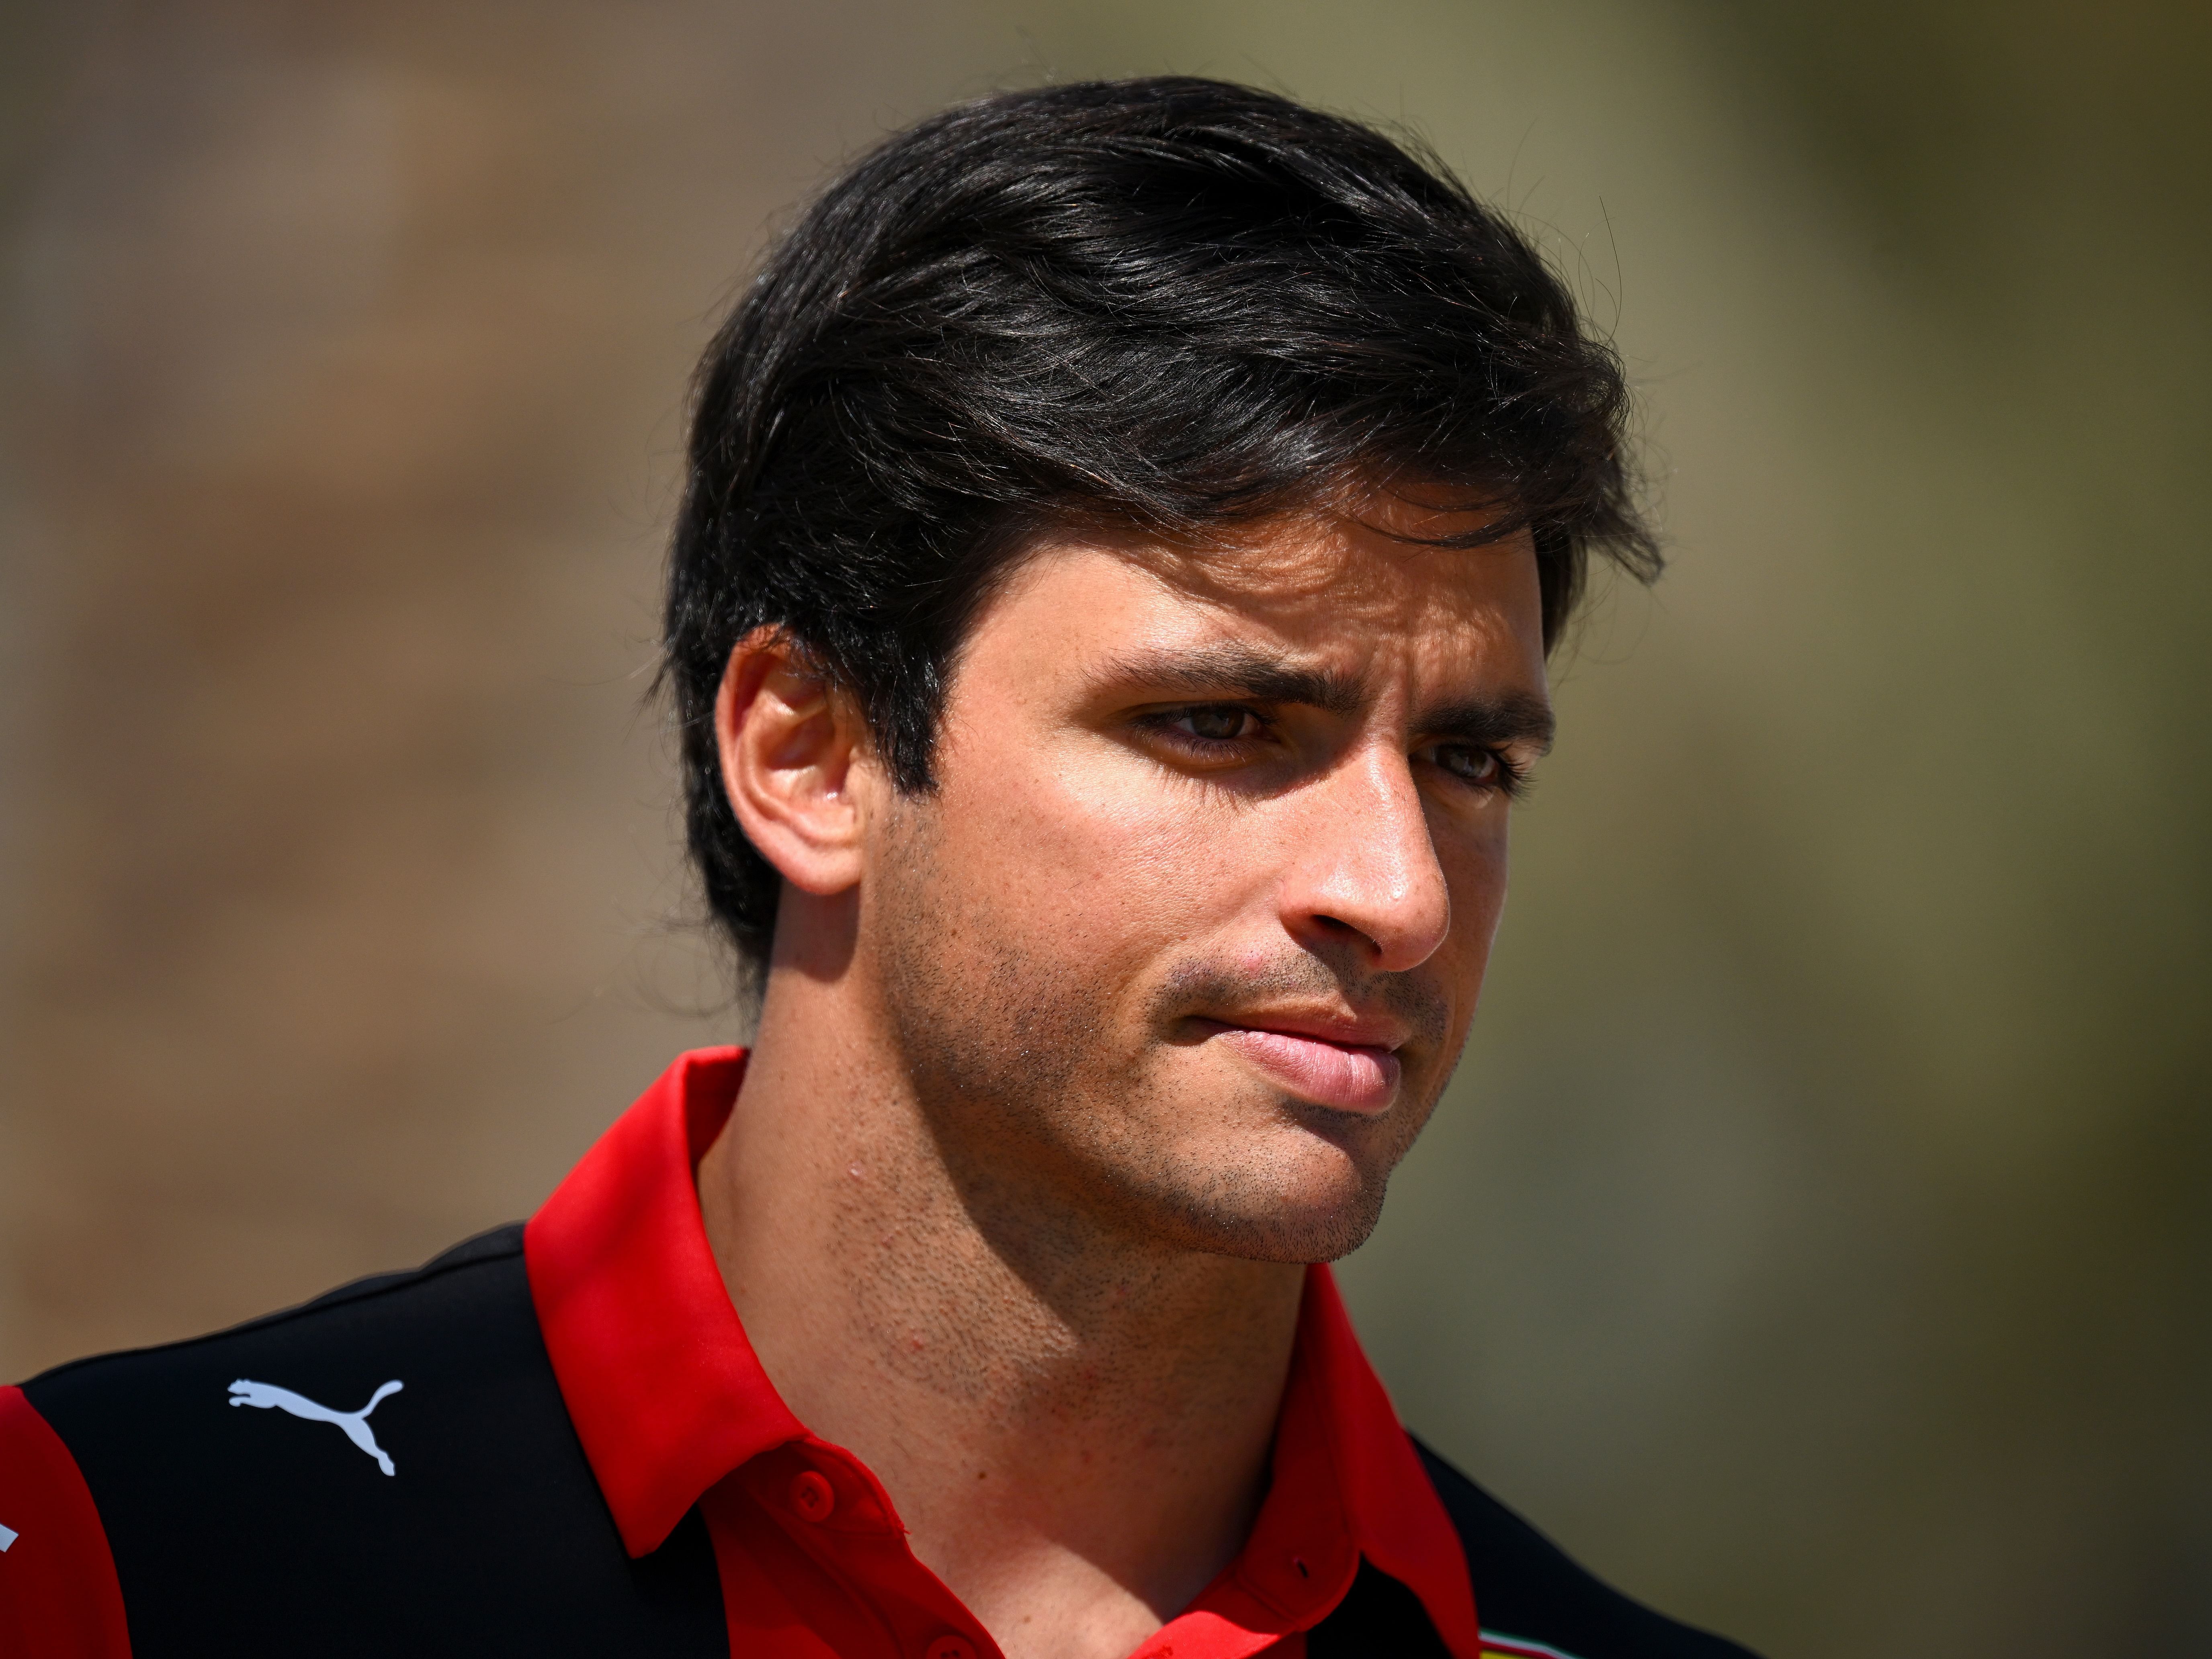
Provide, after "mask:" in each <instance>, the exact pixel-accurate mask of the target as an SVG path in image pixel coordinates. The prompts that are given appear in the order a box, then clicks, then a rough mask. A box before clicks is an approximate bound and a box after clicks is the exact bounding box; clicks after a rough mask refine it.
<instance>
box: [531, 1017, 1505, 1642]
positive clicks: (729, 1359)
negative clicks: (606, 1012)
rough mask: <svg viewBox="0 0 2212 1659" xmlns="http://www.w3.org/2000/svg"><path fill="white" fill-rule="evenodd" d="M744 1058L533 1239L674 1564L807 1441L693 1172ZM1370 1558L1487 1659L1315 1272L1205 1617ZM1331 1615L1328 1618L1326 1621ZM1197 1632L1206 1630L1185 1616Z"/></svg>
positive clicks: (557, 1323)
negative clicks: (717, 1257)
mask: <svg viewBox="0 0 2212 1659" xmlns="http://www.w3.org/2000/svg"><path fill="white" fill-rule="evenodd" d="M744 1070H745V1051H744V1049H742V1048H702V1049H698V1050H696V1051H695V1052H693V1053H691V1054H684V1055H683V1056H682V1057H681V1058H679V1059H678V1060H677V1061H676V1063H675V1064H674V1065H673V1066H670V1067H669V1068H668V1070H667V1071H666V1072H665V1073H663V1074H662V1075H661V1077H660V1079H659V1081H658V1082H657V1083H655V1084H654V1085H653V1086H652V1087H651V1088H650V1089H648V1090H647V1091H646V1092H645V1093H644V1095H643V1096H642V1097H640V1099H639V1100H638V1102H637V1103H636V1104H635V1106H633V1107H631V1108H630V1109H629V1111H627V1112H625V1113H624V1114H623V1115H622V1117H621V1118H619V1119H618V1120H617V1121H616V1122H615V1124H614V1126H613V1127H611V1128H610V1129H609V1130H608V1131H607V1132H606V1133H605V1135H603V1136H601V1137H600V1139H599V1143H598V1144H597V1145H596V1146H593V1147H592V1150H591V1151H590V1152H588V1153H586V1155H585V1157H584V1160H583V1162H582V1163H580V1164H578V1165H577V1166H576V1168H575V1169H574V1170H573V1171H572V1172H571V1173H570V1174H569V1176H568V1179H567V1180H566V1181H564V1182H562V1183H561V1185H560V1187H559V1188H558V1189H557V1190H556V1191H555V1193H554V1194H553V1195H552V1197H550V1199H548V1200H546V1201H545V1205H544V1208H542V1209H541V1210H539V1211H538V1213H537V1215H536V1216H534V1217H533V1218H532V1219H531V1222H530V1225H529V1227H528V1229H527V1231H526V1233H525V1237H524V1243H525V1257H526V1261H527V1264H528V1267H529V1272H530V1287H531V1293H532V1297H533V1299H534V1300H535V1302H536V1304H537V1308H538V1323H539V1324H540V1326H541V1327H542V1328H543V1329H544V1336H545V1346H546V1350H547V1352H548V1353H549V1354H550V1356H551V1358H552V1362H553V1370H554V1374H555V1376H556V1377H557V1378H558V1379H559V1381H560V1385H561V1393H562V1399H563V1400H564V1401H566V1402H567V1405H568V1414H569V1416H570V1418H571V1419H574V1423H575V1426H576V1434H577V1437H578V1438H579V1439H580V1440H581V1442H582V1443H583V1447H584V1453H585V1455H586V1457H587V1458H589V1459H590V1461H591V1465H592V1473H593V1474H595V1475H596V1476H597V1477H598V1479H599V1490H600V1491H601V1492H602V1493H603V1494H605V1498H606V1501H607V1507H608V1509H609V1510H611V1511H612V1513H613V1516H614V1519H615V1524H616V1525H617V1528H620V1530H621V1533H622V1539H623V1545H624V1547H627V1548H628V1550H629V1553H630V1554H631V1555H633V1556H639V1555H643V1554H646V1553H648V1552H650V1551H652V1550H653V1549H656V1548H658V1547H659V1545H660V1544H661V1542H662V1541H664V1540H665V1539H666V1538H667V1536H668V1534H670V1533H671V1531H673V1530H674V1529H675V1527H676V1524H677V1522H679V1521H681V1520H682V1519H683V1518H684V1515H685V1513H686V1512H687V1511H689V1510H690V1508H691V1507H692V1505H693V1504H696V1503H697V1502H698V1501H699V1499H700V1498H701V1496H702V1494H703V1493H705V1492H706V1491H707V1489H708V1487H710V1486H714V1484H715V1483H716V1482H718V1481H720V1480H721V1479H722V1477H723V1476H724V1475H726V1474H729V1473H730V1472H731V1471H732V1469H735V1468H738V1466H740V1465H741V1464H744V1463H747V1462H750V1461H751V1460H752V1459H753V1458H755V1457H757V1456H759V1455H761V1454H762V1453H763V1452H765V1451H769V1450H771V1449H774V1448H775V1447H777V1446H781V1445H782V1444H784V1443H786V1442H787V1441H791V1440H794V1439H803V1438H806V1437H807V1431H806V1429H805V1425H803V1424H801V1423H800V1422H799V1419H797V1418H796V1417H794V1416H793V1415H792V1413H791V1410H790V1408H789V1407H787V1406H786V1405H785V1404H784V1403H783V1401H782V1399H781V1397H780V1396H779V1395H777V1393H776V1391H775V1385H774V1384H773V1383H770V1382H769V1379H768V1375H767V1373H766V1372H765V1371H763V1370H762V1369H761V1365H760V1362H759V1360H758V1359H757V1358H755V1357H754V1354H753V1350H752V1345H751V1344H750V1342H748V1341H747V1340H745V1333H744V1326H743V1325H742V1324H740V1323H739V1322H738V1315H737V1310H736V1309H734V1308H733V1307H732V1306H731V1305H730V1298H729V1294H728V1292H727V1291H726V1290H725V1289H724V1287H723V1284H722V1276H721V1272H720V1269H719V1268H718V1267H716V1265H715V1262H714V1255H713V1252H712V1251H711V1250H710V1249H708V1244H707V1232H706V1228H705V1225H704V1224H703V1223H702V1221H701V1219H700V1215H699V1200H698V1194H697V1191H696V1188H695V1187H694V1184H693V1173H692V1172H693V1170H694V1169H695V1168H696V1165H697V1164H698V1161H699V1158H701V1157H702V1155H703V1154H704V1153H705V1152H706V1150H707V1148H708V1146H709V1145H711V1144H712V1142H713V1140H714V1136H715V1135H716V1134H717V1133H719V1132H720V1129H721V1127H722V1124H723V1122H724V1121H725V1120H726V1118H727V1117H728V1116H729V1114H730V1110H731V1108H732V1106H733V1105H734V1104H735V1103H736V1101H737V1096H738V1085H740V1083H742V1082H743V1080H744ZM1362 1556H1364V1557H1365V1558H1366V1559H1368V1560H1369V1561H1370V1562H1372V1563H1373V1564H1374V1565H1375V1566H1376V1567H1377V1568H1379V1569H1380V1570H1381V1571H1383V1572H1386V1573H1388V1574H1389V1576H1390V1577H1393V1578H1395V1579H1397V1580H1398V1581H1399V1582H1400V1583H1403V1584H1405V1585H1406V1586H1407V1587H1408V1588H1409V1589H1412V1590H1413V1592H1414V1594H1415V1595H1419V1597H1420V1599H1421V1602H1422V1605H1423V1606H1424V1607H1425V1608H1426V1609H1427V1611H1428V1614H1429V1618H1430V1620H1431V1623H1433V1624H1434V1625H1435V1626H1436V1628H1437V1633H1438V1634H1439V1635H1441V1636H1442V1637H1443V1639H1444V1643H1445V1645H1446V1646H1447V1647H1449V1649H1450V1650H1451V1651H1452V1652H1453V1653H1454V1654H1455V1656H1458V1659H1476V1655H1477V1653H1478V1651H1479V1647H1480V1644H1479V1640H1478V1636H1477V1631H1476V1625H1475V1613H1474V1592H1473V1590H1472V1589H1471V1588H1470V1587H1469V1584H1468V1573H1467V1562H1466V1558H1465V1556H1464V1555H1463V1554H1462V1552H1461V1548H1460V1543H1459V1539H1458V1535H1457V1534H1456V1533H1455V1531H1454V1529H1453V1528H1452V1524H1451V1522H1450V1519H1449V1516H1447V1515H1446V1514H1445V1512H1444V1509H1443V1504H1442V1502H1441V1501H1440V1500H1439V1499H1438V1498H1437V1495H1436V1492H1435V1490H1434V1489H1433V1488H1432V1487H1431V1486H1430V1484H1429V1481H1428V1477H1427V1475H1426V1474H1425V1473H1424V1472H1423V1470H1422V1468H1421V1466H1420V1462H1419V1458H1418V1457H1417V1456H1416V1455H1415V1454H1414V1451H1413V1445H1412V1443H1411V1442H1410V1441H1408V1440H1407V1437H1406V1433H1405V1431H1404V1430H1403V1429H1402V1428H1401V1427H1400V1426H1399V1424H1398V1419H1397V1414H1396V1413H1395V1412H1394V1411H1393V1410H1392V1408H1391V1406H1390V1401H1389V1395H1386V1394H1385V1393H1384V1392H1383V1384H1382V1383H1381V1382H1380V1381H1379V1380H1378V1379H1377V1378H1376V1375H1375V1373H1374V1371H1373V1370H1372V1369H1371V1368H1370V1366H1369V1364H1368V1363H1367V1359H1366V1356H1365V1355H1364V1354H1363V1353H1362V1352H1360V1348H1359V1342H1358V1338H1357V1337H1355V1336H1354V1335H1353V1334H1352V1324H1351V1322H1350V1320H1349V1319H1348V1318H1347V1317H1346V1314H1345V1311H1344V1304H1343V1302H1342V1301H1341V1299H1340V1297H1338V1295H1337V1291H1336V1284H1335V1280H1334V1279H1333V1278H1332V1277H1331V1275H1330V1273H1329V1271H1328V1268H1327V1267H1320V1266H1316V1267H1312V1268H1310V1270H1309V1272H1308V1276H1307V1279H1306V1293H1305V1302H1304V1307H1303V1309H1302V1310H1301V1311H1300V1313H1299V1316H1298V1331H1297V1346H1296V1347H1295V1349H1294V1350H1293V1352H1292V1357H1291V1376H1290V1382H1289V1384H1288V1386H1287V1387H1286V1389H1285V1392H1284V1396H1283V1409H1282V1416H1281V1419H1280V1421H1279V1425H1278V1427H1277V1429H1276V1436H1275V1452H1274V1474H1273V1483H1272V1484H1271V1486H1270V1487H1269V1490H1268V1494H1267V1498H1266V1500H1265V1502H1264V1503H1263V1504H1261V1511H1260V1516H1259V1519H1258V1521H1257V1522H1255V1524H1254V1527H1253V1529H1252V1535H1251V1537H1250V1539H1249V1541H1248V1542H1247V1543H1246V1546H1245V1548H1244V1550H1243V1553H1242V1554H1241V1555H1239V1556H1238V1558H1237V1561H1236V1562H1235V1564H1234V1565H1232V1567H1231V1570H1230V1571H1229V1572H1228V1573H1226V1574H1225V1575H1224V1576H1223V1578H1222V1579H1221V1580H1219V1581H1217V1583H1216V1584H1215V1586H1214V1587H1213V1588H1212V1589H1209V1590H1208V1591H1207V1592H1206V1595H1204V1596H1202V1597H1201V1598H1200V1601H1199V1602H1198V1603H1197V1604H1195V1605H1194V1607H1193V1609H1192V1613H1202V1614H1205V1615H1207V1616H1212V1617H1220V1618H1223V1619H1226V1620H1235V1621H1237V1622H1239V1623H1243V1622H1245V1620H1244V1619H1243V1617H1242V1616H1240V1615H1242V1614H1243V1613H1244V1611H1245V1609H1244V1608H1243V1607H1242V1606H1241V1605H1240V1603H1241V1602H1242V1601H1243V1599H1244V1598H1246V1597H1250V1598H1252V1599H1254V1600H1255V1601H1257V1602H1258V1603H1260V1607H1258V1608H1256V1609H1253V1610H1252V1611H1253V1612H1254V1613H1256V1614H1257V1615H1258V1617H1259V1618H1260V1620H1262V1621H1263V1622H1264V1623H1266V1624H1268V1625H1274V1626H1278V1627H1280V1626H1281V1621H1283V1620H1285V1616H1288V1617H1289V1619H1290V1621H1291V1623H1290V1626H1289V1627H1292V1628H1302V1627H1304V1625H1306V1624H1309V1623H1310V1622H1312V1619H1310V1618H1306V1617H1304V1616H1303V1615H1302V1610H1306V1611H1310V1613H1311V1615H1312V1618H1318V1617H1319V1616H1320V1615H1321V1614H1322V1613H1326V1612H1327V1611H1328V1607H1333V1606H1334V1605H1335V1602H1336V1601H1338V1600H1340V1599H1341V1598H1342V1595H1343V1593H1344V1590H1345V1589H1346V1588H1348V1587H1349V1586H1350V1584H1351V1582H1352V1575H1353V1573H1354V1572H1355V1571H1357V1569H1358V1559H1359V1558H1360V1557H1362ZM1317 1597H1318V1598H1319V1601H1318V1605H1316V1599H1317ZM1186 1616H1189V1615H1186Z"/></svg>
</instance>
